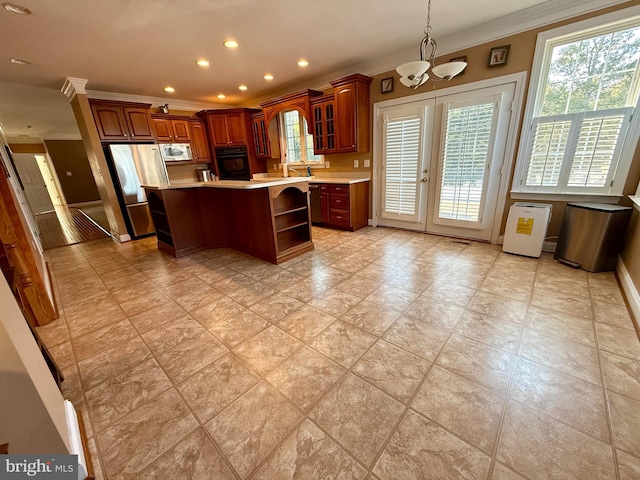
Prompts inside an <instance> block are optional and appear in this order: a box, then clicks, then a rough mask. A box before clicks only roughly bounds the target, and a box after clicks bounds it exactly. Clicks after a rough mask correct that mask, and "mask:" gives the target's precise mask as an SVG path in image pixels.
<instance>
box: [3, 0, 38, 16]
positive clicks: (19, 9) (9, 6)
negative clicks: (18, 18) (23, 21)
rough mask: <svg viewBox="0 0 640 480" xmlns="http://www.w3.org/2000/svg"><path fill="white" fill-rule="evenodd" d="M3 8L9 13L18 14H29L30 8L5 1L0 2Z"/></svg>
mask: <svg viewBox="0 0 640 480" xmlns="http://www.w3.org/2000/svg"><path fill="white" fill-rule="evenodd" d="M2 6H3V7H4V9H5V10H7V11H9V12H11V13H17V14H18V15H31V10H29V9H28V8H27V7H23V6H22V5H16V4H15V3H9V2H5V3H3V4H2Z"/></svg>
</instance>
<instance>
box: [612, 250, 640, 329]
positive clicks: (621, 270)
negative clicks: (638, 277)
mask: <svg viewBox="0 0 640 480" xmlns="http://www.w3.org/2000/svg"><path fill="white" fill-rule="evenodd" d="M616 273H617V274H618V278H619V279H620V284H621V285H622V290H623V291H624V294H625V295H626V297H627V301H628V302H629V307H630V308H631V313H632V314H633V317H634V318H635V320H636V321H640V294H639V293H638V290H637V289H636V287H635V285H634V284H633V280H632V279H631V275H629V271H628V270H627V267H625V265H624V263H623V262H622V259H621V258H620V257H618V267H617V268H616Z"/></svg>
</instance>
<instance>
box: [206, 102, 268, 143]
mask: <svg viewBox="0 0 640 480" xmlns="http://www.w3.org/2000/svg"><path fill="white" fill-rule="evenodd" d="M254 112H255V110H251V109H248V108H231V109H228V110H206V111H205V112H203V113H204V114H205V115H206V118H207V124H208V125H209V133H210V134H211V143H212V144H213V146H214V147H227V146H233V145H249V144H250V143H251V142H252V140H253V139H252V136H251V133H250V132H251V127H250V115H251V114H252V113H254Z"/></svg>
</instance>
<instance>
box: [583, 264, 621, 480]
mask: <svg viewBox="0 0 640 480" xmlns="http://www.w3.org/2000/svg"><path fill="white" fill-rule="evenodd" d="M587 286H588V288H589V303H590V306H591V328H593V334H594V337H595V342H596V358H597V360H598V371H599V373H600V381H601V382H602V387H601V388H602V390H601V394H602V399H603V401H604V412H605V418H606V420H607V428H608V431H609V444H610V446H611V454H612V457H613V468H614V473H615V476H616V479H617V480H620V467H619V465H618V454H617V451H616V444H615V436H614V431H613V424H612V423H611V403H610V401H609V395H608V394H607V386H606V385H607V384H606V380H605V375H604V367H603V366H602V359H601V350H600V335H598V329H597V327H596V312H595V310H596V309H595V304H594V299H593V294H592V291H591V277H590V276H589V275H588V274H587Z"/></svg>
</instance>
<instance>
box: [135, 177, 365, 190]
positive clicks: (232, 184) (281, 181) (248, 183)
mask: <svg viewBox="0 0 640 480" xmlns="http://www.w3.org/2000/svg"><path fill="white" fill-rule="evenodd" d="M368 181H370V179H369V178H366V177H362V178H341V177H287V178H278V177H263V178H256V179H253V180H216V181H213V182H185V183H172V184H170V185H163V186H154V185H142V187H143V188H147V189H149V190H175V189H178V188H197V187H206V188H230V189H236V190H254V189H256V188H265V187H275V186H278V185H287V184H290V183H301V182H309V183H332V184H338V185H350V184H353V183H360V182H368Z"/></svg>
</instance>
